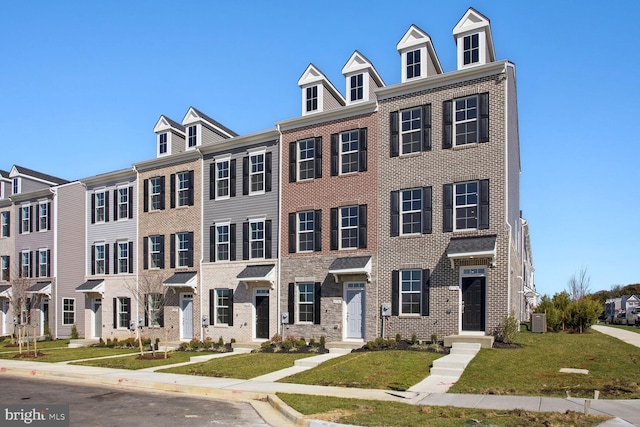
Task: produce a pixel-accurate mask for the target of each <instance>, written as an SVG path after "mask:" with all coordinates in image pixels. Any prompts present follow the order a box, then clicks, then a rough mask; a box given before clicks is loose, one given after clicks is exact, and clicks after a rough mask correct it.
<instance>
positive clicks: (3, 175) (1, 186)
mask: <svg viewBox="0 0 640 427" xmlns="http://www.w3.org/2000/svg"><path fill="white" fill-rule="evenodd" d="M10 184H11V180H10V179H9V172H7V171H3V170H0V200H3V199H8V198H9V194H8V193H9V188H10Z"/></svg>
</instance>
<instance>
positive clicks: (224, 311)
mask: <svg viewBox="0 0 640 427" xmlns="http://www.w3.org/2000/svg"><path fill="white" fill-rule="evenodd" d="M230 295H231V292H230V290H229V289H216V305H215V308H216V325H228V324H229V304H230V302H231V301H230Z"/></svg>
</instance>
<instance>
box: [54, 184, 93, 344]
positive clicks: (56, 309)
mask: <svg viewBox="0 0 640 427" xmlns="http://www.w3.org/2000/svg"><path fill="white" fill-rule="evenodd" d="M49 190H50V191H51V193H52V194H53V211H54V212H55V215H54V221H53V228H54V230H53V253H54V254H55V256H54V258H55V262H54V263H53V277H54V278H55V280H54V282H55V283H54V285H53V289H54V295H55V298H53V311H54V318H55V327H54V330H55V337H56V338H58V319H59V317H58V188H57V187H53V188H50V189H49ZM85 223H86V221H85ZM85 227H86V225H85ZM49 262H51V261H49ZM74 311H75V307H74ZM74 316H75V313H74Z"/></svg>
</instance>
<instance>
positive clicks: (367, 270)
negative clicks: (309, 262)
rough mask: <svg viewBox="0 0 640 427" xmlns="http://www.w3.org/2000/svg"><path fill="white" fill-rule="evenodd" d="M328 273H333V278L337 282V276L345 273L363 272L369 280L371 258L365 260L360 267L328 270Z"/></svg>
mask: <svg viewBox="0 0 640 427" xmlns="http://www.w3.org/2000/svg"><path fill="white" fill-rule="evenodd" d="M329 274H333V278H334V280H335V281H336V283H337V282H339V277H340V276H344V275H347V274H364V275H366V276H367V282H371V258H369V261H367V264H366V265H365V266H364V267H362V268H350V269H340V270H329Z"/></svg>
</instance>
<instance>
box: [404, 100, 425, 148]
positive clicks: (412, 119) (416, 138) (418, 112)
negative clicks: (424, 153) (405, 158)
mask: <svg viewBox="0 0 640 427" xmlns="http://www.w3.org/2000/svg"><path fill="white" fill-rule="evenodd" d="M400 142H401V143H400V154H410V153H418V152H420V151H421V150H422V107H415V108H410V109H407V110H402V111H401V112H400Z"/></svg>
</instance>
